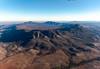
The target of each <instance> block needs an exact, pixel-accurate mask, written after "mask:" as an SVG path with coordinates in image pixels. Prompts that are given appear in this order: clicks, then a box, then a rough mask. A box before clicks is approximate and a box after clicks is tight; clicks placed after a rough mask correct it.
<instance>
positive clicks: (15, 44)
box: [0, 22, 100, 69]
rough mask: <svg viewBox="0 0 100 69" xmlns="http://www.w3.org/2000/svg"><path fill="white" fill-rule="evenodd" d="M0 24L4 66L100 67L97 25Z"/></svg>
mask: <svg viewBox="0 0 100 69" xmlns="http://www.w3.org/2000/svg"><path fill="white" fill-rule="evenodd" d="M0 27H1V28H0V33H1V34H0V69H100V30H99V27H97V26H96V27H95V26H94V25H91V26H90V25H82V24H65V23H62V24H61V23H56V22H46V23H41V24H37V23H33V22H25V23H22V24H14V25H10V26H3V27H2V26H0ZM2 30H3V31H2Z"/></svg>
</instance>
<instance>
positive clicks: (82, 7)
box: [0, 0, 100, 21]
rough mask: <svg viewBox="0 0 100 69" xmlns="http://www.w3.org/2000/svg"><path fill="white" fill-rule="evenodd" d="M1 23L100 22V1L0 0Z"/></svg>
mask: <svg viewBox="0 0 100 69" xmlns="http://www.w3.org/2000/svg"><path fill="white" fill-rule="evenodd" d="M0 15H1V16H0V21H21V20H22V21H23V20H26V21H28V20H33V21H35V20H36V21H38V20H40V21H42V20H55V21H60V20H64V21H68V20H69V21H71V20H78V21H88V20H93V21H99V20H100V19H99V18H100V0H0Z"/></svg>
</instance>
